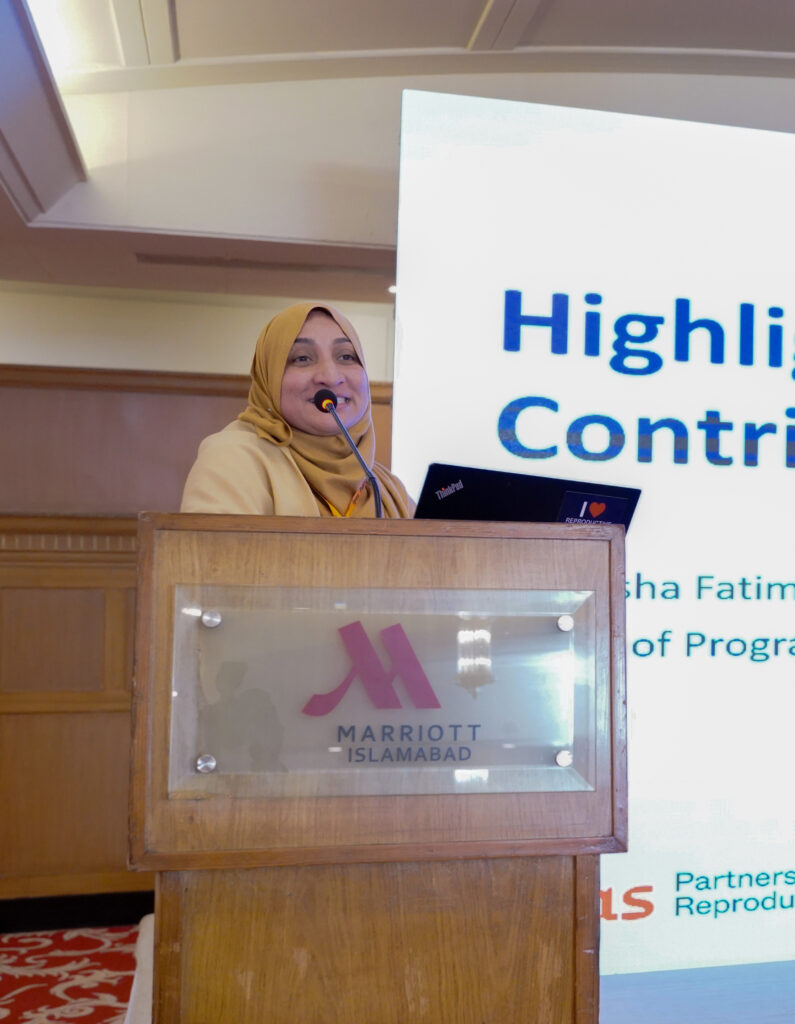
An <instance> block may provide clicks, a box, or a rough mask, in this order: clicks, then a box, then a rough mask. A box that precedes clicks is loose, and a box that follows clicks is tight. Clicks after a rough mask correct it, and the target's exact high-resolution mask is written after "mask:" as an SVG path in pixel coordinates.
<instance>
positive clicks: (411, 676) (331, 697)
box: [301, 622, 441, 717]
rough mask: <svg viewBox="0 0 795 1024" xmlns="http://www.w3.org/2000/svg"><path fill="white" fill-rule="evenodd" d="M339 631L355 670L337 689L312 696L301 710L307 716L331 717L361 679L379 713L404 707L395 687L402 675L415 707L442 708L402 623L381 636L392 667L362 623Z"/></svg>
mask: <svg viewBox="0 0 795 1024" xmlns="http://www.w3.org/2000/svg"><path fill="white" fill-rule="evenodd" d="M338 632H339V634H340V636H341V637H342V642H343V643H344V644H345V648H346V650H347V651H348V654H349V655H350V658H351V670H350V672H348V674H347V675H346V676H345V678H344V679H343V680H342V682H341V683H340V684H339V686H337V687H336V688H335V689H333V690H330V691H329V692H328V693H316V694H315V695H314V697H310V699H309V700H308V701H307V702H306V704H305V705H304V706H303V708H301V711H302V713H303V714H305V715H314V716H316V717H321V716H322V715H328V714H330V713H331V712H332V711H333V710H334V709H335V708H336V707H337V705H338V704H339V702H340V701H341V700H342V698H343V697H344V696H345V694H346V693H347V692H348V690H349V688H350V685H351V683H352V682H353V681H354V679H356V678H357V677H358V678H359V679H361V681H362V685H363V686H364V688H365V691H366V692H367V696H368V697H369V698H370V701H371V702H372V704H373V707H375V708H378V709H379V710H387V709H389V708H402V707H403V705H402V704H401V702H400V697H399V696H398V694H397V691H396V690H395V687H394V686H393V682H394V680H395V679H396V678H397V677H398V676H399V677H400V678H401V679H402V680H403V686H404V687H405V689H406V693H407V694H408V696H409V699H410V700H411V702H412V704H413V705H414V707H415V708H440V707H441V704H440V703H439V700H438V698H437V696H436V694H435V693H434V692H433V687H432V686H431V683H430V680H429V679H428V677H427V676H426V674H425V670H424V669H423V667H422V665H421V664H420V660H419V658H418V657H417V655H416V653H415V651H414V648H413V647H412V646H411V643H410V642H409V638H408V637H407V636H406V633H405V630H404V629H403V627H402V626H401V625H400V624H399V623H398V624H396V625H394V626H388V627H387V628H386V629H382V630H381V631H380V634H379V635H380V637H381V641H382V643H383V645H384V647H385V648H386V649H387V651H388V653H389V655H390V657H391V659H392V664H391V666H390V667H388V668H385V667H384V665H383V664H382V662H381V659H380V658H379V656H378V653H377V651H376V649H375V648H374V647H373V645H372V643H371V642H370V638H369V637H368V635H367V633H366V632H365V629H364V626H363V625H362V624H361V622H351V623H349V625H347V626H342V627H340V629H339V630H338Z"/></svg>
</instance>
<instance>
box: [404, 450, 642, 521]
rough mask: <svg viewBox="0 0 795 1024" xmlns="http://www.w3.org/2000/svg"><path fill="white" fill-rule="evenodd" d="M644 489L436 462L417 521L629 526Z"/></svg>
mask: <svg viewBox="0 0 795 1024" xmlns="http://www.w3.org/2000/svg"><path fill="white" fill-rule="evenodd" d="M639 497H640V490H639V489H638V488H637V487H617V486H616V485H615V484H600V483H591V482H588V483H585V482H583V481H582V480H561V479H558V478H556V477H549V476H530V475H528V474H525V473H503V472H501V471H500V470H495V469H476V468H474V467H473V466H453V465H449V464H447V463H443V462H434V463H431V465H430V466H429V467H428V473H427V476H426V477H425V483H424V484H423V485H422V492H421V494H420V498H419V501H418V502H417V510H416V512H415V513H414V518H415V519H472V520H483V521H487V522H488V521H491V522H523V523H586V524H592V523H619V524H621V525H623V526H624V528H625V529H627V528H628V527H629V524H630V521H631V519H632V516H633V514H634V512H635V506H636V505H637V504H638V498H639Z"/></svg>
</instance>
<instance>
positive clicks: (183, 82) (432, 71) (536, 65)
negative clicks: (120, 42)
mask: <svg viewBox="0 0 795 1024" xmlns="http://www.w3.org/2000/svg"><path fill="white" fill-rule="evenodd" d="M589 72H590V73H594V72H599V73H607V72H613V73H638V72H640V73H655V74H704V75H737V76H762V77H772V78H793V77H795V53H790V52H772V51H759V50H696V49H681V48H674V47H670V48H666V47H649V48H636V47H608V46H576V47H573V46H526V47H517V48H516V49H513V50H511V51H508V52H506V51H500V52H496V51H494V50H483V51H477V52H475V51H471V50H462V49H449V48H445V49H435V50H421V51H418V50H385V51H379V52H377V53H372V52H371V53H361V52H351V53H347V52H346V53H333V54H290V55H289V56H282V55H279V56H267V57H266V56H257V57H244V58H236V59H233V60H226V59H224V60H204V61H199V60H194V61H178V62H177V63H174V64H169V65H150V66H148V67H138V68H119V69H109V70H102V71H95V72H83V73H76V74H69V75H64V76H63V77H62V78H61V79H59V83H58V84H59V87H60V89H61V92H62V93H63V94H64V95H69V94H83V93H111V92H132V91H136V90H139V89H181V88H186V87H192V86H216V85H241V84H257V83H271V82H281V81H289V82H295V81H318V80H321V79H333V78H351V79H355V78H393V77H400V78H405V77H411V76H417V75H433V76H434V77H436V78H440V79H441V78H443V77H444V76H445V75H462V74H471V75H475V74H517V73H522V74H531V73H566V74H571V73H589Z"/></svg>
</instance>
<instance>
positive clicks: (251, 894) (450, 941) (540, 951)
mask: <svg viewBox="0 0 795 1024" xmlns="http://www.w3.org/2000/svg"><path fill="white" fill-rule="evenodd" d="M598 872H599V861H598V857H596V856H577V857H574V856H539V857H523V858H506V859H499V858H498V859H484V860H455V861H421V862H411V863H388V864H336V865H331V866H320V867H312V866H308V867H267V868H256V869H251V870H225V869H219V870H205V871H186V872H179V871H174V872H162V873H161V874H160V875H159V876H158V896H157V913H156V928H157V938H156V960H155V1024H337V1022H342V1021H345V1022H348V1024H350V1022H360V1024H487V1022H488V1024H513V1022H520V1021H521V1022H523V1024H597V1020H598V981H599V979H598V955H597V947H598V935H599V915H598V890H599V875H598Z"/></svg>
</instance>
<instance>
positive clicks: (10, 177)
mask: <svg viewBox="0 0 795 1024" xmlns="http://www.w3.org/2000/svg"><path fill="white" fill-rule="evenodd" d="M0 69H1V70H0V81H2V88H1V89H0V183H2V185H3V186H4V187H5V190H6V191H7V192H8V194H9V196H10V197H11V199H12V201H13V203H14V205H15V207H16V209H17V210H18V211H19V213H20V215H21V216H22V217H23V219H24V220H25V221H27V222H30V221H32V220H34V219H35V218H36V217H37V216H38V215H39V214H41V213H43V212H44V211H45V210H47V209H49V207H50V206H52V204H53V203H54V202H55V201H56V200H57V199H59V198H60V197H61V196H62V195H64V194H65V193H66V192H67V191H68V190H69V189H70V188H71V187H72V186H73V185H76V184H77V183H78V182H81V181H85V180H86V169H85V166H84V164H83V159H82V157H81V155H80V151H79V149H78V147H77V142H76V141H75V137H74V135H73V134H72V129H71V126H70V124H69V119H68V118H67V116H66V111H65V109H64V106H63V103H62V102H61V97H60V94H59V92H58V89H57V87H56V85H55V82H54V81H53V77H52V74H51V72H50V66H49V64H48V63H47V59H46V58H45V56H44V51H43V50H42V47H41V42H40V41H39V37H38V34H37V33H36V29H35V28H34V26H33V22H32V20H31V17H30V12H29V11H28V8H27V5H26V4H25V2H24V0H0Z"/></svg>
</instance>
